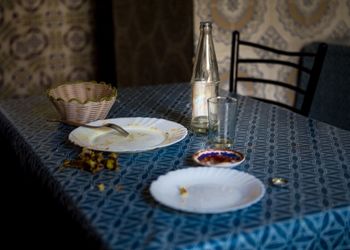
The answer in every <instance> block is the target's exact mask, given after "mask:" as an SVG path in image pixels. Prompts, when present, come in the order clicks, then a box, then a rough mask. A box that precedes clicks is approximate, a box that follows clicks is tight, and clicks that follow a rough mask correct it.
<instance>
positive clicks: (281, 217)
mask: <svg viewBox="0 0 350 250" xmlns="http://www.w3.org/2000/svg"><path fill="white" fill-rule="evenodd" d="M189 100H190V85H189V84H185V83H180V84H172V85H159V86H149V87H141V88H125V89H120V90H119V100H118V102H117V103H116V104H115V105H114V107H113V109H112V111H111V112H110V114H109V118H112V117H113V118H115V117H156V118H165V119H168V120H172V121H175V122H178V123H181V124H183V125H184V126H185V127H187V128H189V124H190V105H189ZM53 116H56V112H55V110H54V109H53V107H52V105H51V104H50V102H49V101H48V99H47V98H46V97H44V96H42V97H30V98H25V99H17V100H6V101H1V102H0V132H1V133H5V134H6V135H7V136H8V137H11V138H12V140H13V145H14V147H15V149H16V150H17V151H18V153H19V155H20V156H21V159H22V161H23V162H25V164H26V166H27V167H29V168H31V171H32V172H33V173H35V174H37V175H38V176H39V177H40V179H41V180H42V182H43V183H44V184H45V185H46V186H47V188H49V189H50V190H51V191H52V193H53V195H55V196H56V197H57V199H60V200H61V201H62V202H63V203H64V204H65V206H66V207H67V209H68V210H69V211H71V213H73V214H74V215H75V216H76V217H77V218H78V219H79V220H81V222H82V223H84V225H85V226H86V228H88V229H89V230H90V231H91V232H92V233H94V235H95V236H96V237H99V238H100V239H101V240H102V241H103V242H104V244H105V246H106V248H110V249H350V132H349V131H345V130H341V129H338V128H335V127H333V126H329V125H327V124H324V123H320V122H317V121H315V120H311V119H307V118H305V117H302V116H300V115H297V114H294V113H292V112H289V111H287V110H284V109H281V108H278V107H275V106H272V105H269V104H265V103H261V102H259V101H256V100H252V99H250V98H244V97H241V98H240V99H239V112H238V123H237V140H236V146H235V147H236V149H237V150H239V151H241V152H242V153H244V154H245V156H246V161H245V162H244V163H243V164H242V165H240V166H239V167H238V170H241V171H244V172H248V173H250V174H252V175H254V176H256V177H257V178H259V179H260V180H261V181H262V182H263V183H264V184H265V186H266V188H267V192H266V194H265V196H264V197H263V199H262V200H261V201H260V202H258V203H256V204H255V205H253V206H251V207H249V208H246V209H243V210H239V211H236V212H229V213H222V214H214V215H211V214H203V215H201V214H190V213H184V212H180V211H176V210H173V209H170V208H167V207H164V206H162V205H160V204H159V203H157V202H155V201H154V200H153V199H152V197H151V196H150V194H149V185H150V183H151V182H152V181H153V180H155V179H156V178H157V177H158V176H160V175H162V174H165V173H167V172H168V171H170V170H174V169H181V168H185V167H188V166H194V165H195V164H194V163H193V162H192V160H191V156H192V154H193V153H194V152H195V151H197V150H199V149H201V148H203V146H204V144H205V139H206V138H205V137H203V136H198V135H194V134H193V133H191V132H190V133H189V135H188V136H187V137H186V138H185V139H184V140H183V141H181V142H178V143H176V144H174V145H171V146H169V147H166V148H162V149H157V150H152V151H148V152H143V153H134V154H121V155H120V159H119V164H120V166H121V169H120V171H118V172H111V171H107V170H106V171H102V172H100V173H97V174H95V175H92V174H90V173H87V172H84V171H79V170H76V169H63V170H62V168H60V165H61V164H62V162H63V160H64V159H73V158H75V157H76V156H77V154H78V153H79V152H80V149H79V148H78V147H76V146H74V145H72V144H71V143H69V142H68V139H67V137H68V134H69V133H70V131H72V130H73V128H72V127H70V126H66V125H62V124H57V123H50V122H46V119H47V118H48V117H53ZM274 176H280V177H286V178H288V179H289V186H288V187H287V188H276V187H272V186H270V185H269V179H270V178H271V177H274ZM101 183H103V184H104V185H105V190H104V191H100V190H99V189H98V187H97V186H98V184H101ZM116 187H121V188H116Z"/></svg>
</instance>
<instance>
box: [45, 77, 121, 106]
mask: <svg viewBox="0 0 350 250" xmlns="http://www.w3.org/2000/svg"><path fill="white" fill-rule="evenodd" d="M82 83H85V84H91V85H97V84H101V85H104V86H107V87H108V88H110V89H111V90H112V93H111V94H110V95H107V96H104V97H101V98H95V99H92V98H90V99H87V100H85V101H81V100H79V99H77V98H71V99H69V100H68V101H65V100H64V99H62V98H61V97H58V98H55V97H53V96H52V94H51V92H52V91H54V90H55V89H56V88H58V87H61V86H64V85H72V84H82ZM46 93H47V96H48V97H49V99H50V100H53V101H56V102H63V103H72V102H77V103H80V104H87V103H89V102H94V103H98V102H103V101H111V100H113V99H114V98H116V97H117V89H116V88H115V87H113V86H112V85H111V84H108V83H105V82H99V83H98V82H96V81H87V82H84V81H76V82H65V83H62V84H59V85H57V86H55V87H52V88H49V89H48V90H47V92H46Z"/></svg>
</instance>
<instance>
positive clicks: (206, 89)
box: [191, 22, 220, 133]
mask: <svg viewBox="0 0 350 250" xmlns="http://www.w3.org/2000/svg"><path fill="white" fill-rule="evenodd" d="M219 83H220V78H219V70H218V64H217V61H216V55H215V49H214V43H213V37H212V24H211V22H201V23H200V34H199V41H198V45H197V50H196V58H195V63H194V67H193V72H192V78H191V85H192V119H191V127H192V130H193V131H194V132H196V133H206V132H207V131H208V103H207V100H208V98H210V97H215V96H218V90H219Z"/></svg>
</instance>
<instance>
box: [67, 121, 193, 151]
mask: <svg viewBox="0 0 350 250" xmlns="http://www.w3.org/2000/svg"><path fill="white" fill-rule="evenodd" d="M103 123H115V124H117V125H120V126H122V127H123V128H124V129H125V130H126V131H128V132H129V133H130V135H129V136H127V137H124V136H122V135H120V134H119V133H118V132H116V131H114V130H113V129H111V128H104V127H103V128H98V129H95V128H94V129H91V128H85V127H79V128H76V129H74V130H73V131H72V132H71V133H70V134H69V137H68V138H69V140H70V141H71V142H73V143H74V144H76V145H79V146H81V147H86V148H89V149H93V150H99V151H107V152H120V153H122V152H142V151H147V150H152V149H156V148H162V147H166V146H169V145H172V144H174V143H176V142H179V141H181V140H182V139H184V138H185V137H186V135H187V133H188V132H187V129H186V128H185V127H184V126H182V125H181V124H179V123H176V122H172V121H168V120H164V119H157V118H147V117H132V118H115V119H106V120H99V121H95V122H91V123H89V124H91V125H100V124H103Z"/></svg>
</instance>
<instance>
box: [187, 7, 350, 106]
mask: <svg viewBox="0 0 350 250" xmlns="http://www.w3.org/2000/svg"><path fill="white" fill-rule="evenodd" d="M194 20H195V21H194V31H195V42H197V39H198V33H199V22H200V21H201V20H211V21H212V22H213V23H214V31H213V33H214V43H215V49H216V53H217V59H218V63H219V70H220V72H221V79H222V82H223V84H222V87H224V88H226V87H227V79H228V73H229V62H230V50H231V45H230V44H231V32H232V30H239V31H240V33H241V38H242V39H244V40H248V41H253V42H259V43H261V44H265V45H268V46H272V47H276V48H280V49H286V50H292V51H298V50H300V49H301V48H302V46H303V45H305V44H307V43H310V42H314V41H325V42H329V43H342V44H348V45H350V0H315V1H302V0H266V1H261V0H233V1H228V0H194ZM240 54H241V55H243V56H244V57H245V58H249V57H256V56H266V55H265V54H264V55H262V54H257V51H255V50H247V49H243V50H241V52H240ZM239 74H240V75H243V74H245V75H251V76H259V75H267V76H268V77H270V78H272V79H287V80H288V81H290V82H291V83H292V84H294V78H295V72H294V71H293V70H287V71H286V70H285V69H282V67H281V68H278V67H276V66H275V67H271V66H270V67H261V66H256V65H255V66H253V67H249V68H247V67H243V68H240V69H239ZM238 92H239V93H241V94H254V95H257V96H263V97H267V98H271V99H277V100H286V102H289V103H291V102H292V101H293V97H292V96H291V95H290V94H289V93H285V92H283V91H281V90H279V89H276V88H272V87H265V86H259V85H253V84H246V85H244V86H243V85H242V84H241V85H239V86H238Z"/></svg>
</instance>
